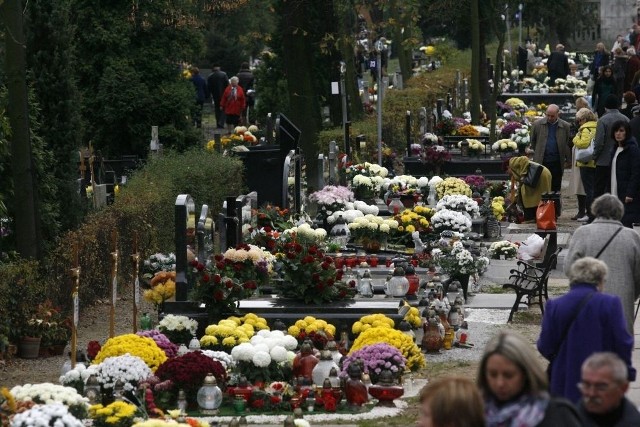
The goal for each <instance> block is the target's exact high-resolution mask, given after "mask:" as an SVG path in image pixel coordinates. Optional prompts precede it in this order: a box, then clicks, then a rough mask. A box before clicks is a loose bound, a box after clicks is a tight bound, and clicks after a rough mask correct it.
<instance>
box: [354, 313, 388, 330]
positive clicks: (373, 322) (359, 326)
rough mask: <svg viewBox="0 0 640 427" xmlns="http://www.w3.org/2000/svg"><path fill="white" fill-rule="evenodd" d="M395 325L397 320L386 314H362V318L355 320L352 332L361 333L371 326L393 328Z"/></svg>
mask: <svg viewBox="0 0 640 427" xmlns="http://www.w3.org/2000/svg"><path fill="white" fill-rule="evenodd" d="M394 326H395V322H394V321H393V319H392V318H390V317H387V316H385V315H384V314H380V313H377V314H369V315H367V316H362V317H361V318H360V320H358V321H356V322H354V323H353V325H351V332H353V334H354V335H359V334H360V333H362V332H364V331H367V330H369V329H371V328H391V329H393V328H394Z"/></svg>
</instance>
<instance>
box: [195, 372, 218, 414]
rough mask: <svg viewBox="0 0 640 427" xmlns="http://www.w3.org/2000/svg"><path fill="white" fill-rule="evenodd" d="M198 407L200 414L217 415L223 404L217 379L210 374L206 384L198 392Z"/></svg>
mask: <svg viewBox="0 0 640 427" xmlns="http://www.w3.org/2000/svg"><path fill="white" fill-rule="evenodd" d="M197 399H198V406H199V407H200V412H202V413H203V414H205V415H216V414H217V413H218V408H219V407H220V404H221V403H222V391H221V390H220V387H218V384H217V382H216V377H214V376H213V374H211V373H209V374H207V376H206V377H205V379H204V384H203V385H202V387H200V389H199V390H198V396H197Z"/></svg>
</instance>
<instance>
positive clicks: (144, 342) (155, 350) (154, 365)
mask: <svg viewBox="0 0 640 427" xmlns="http://www.w3.org/2000/svg"><path fill="white" fill-rule="evenodd" d="M127 353H129V354H130V355H132V356H138V357H139V358H141V359H142V360H144V362H145V363H146V364H147V366H148V367H149V368H150V369H151V371H154V372H155V370H156V369H158V366H160V365H161V364H162V363H163V362H164V361H165V360H167V355H166V354H165V352H164V351H163V350H162V349H161V348H160V347H158V345H157V344H156V342H155V341H154V340H152V339H151V338H147V337H141V336H138V335H136V334H125V335H118V336H115V337H113V338H109V339H108V340H107V342H106V343H105V344H104V346H102V348H101V349H100V351H99V352H98V354H96V357H95V358H94V359H93V361H92V363H93V364H98V363H102V362H103V361H104V360H105V359H106V358H107V357H113V356H122V355H123V354H127Z"/></svg>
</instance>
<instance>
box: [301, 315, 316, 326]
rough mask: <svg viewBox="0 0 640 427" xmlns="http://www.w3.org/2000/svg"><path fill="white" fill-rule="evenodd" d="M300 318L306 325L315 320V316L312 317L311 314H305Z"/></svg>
mask: <svg viewBox="0 0 640 427" xmlns="http://www.w3.org/2000/svg"><path fill="white" fill-rule="evenodd" d="M302 320H304V321H305V323H306V324H307V325H310V324H312V323H313V322H315V321H316V318H315V317H313V316H306V317H305V318H304V319H302Z"/></svg>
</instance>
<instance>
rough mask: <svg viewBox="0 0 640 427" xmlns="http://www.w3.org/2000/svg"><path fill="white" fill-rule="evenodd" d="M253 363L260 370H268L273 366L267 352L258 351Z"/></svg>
mask: <svg viewBox="0 0 640 427" xmlns="http://www.w3.org/2000/svg"><path fill="white" fill-rule="evenodd" d="M252 361H253V364H254V365H256V366H257V367H258V368H266V367H267V366H269V365H270V364H271V356H270V355H269V353H268V352H267V351H256V352H255V354H254V355H253V358H252Z"/></svg>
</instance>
